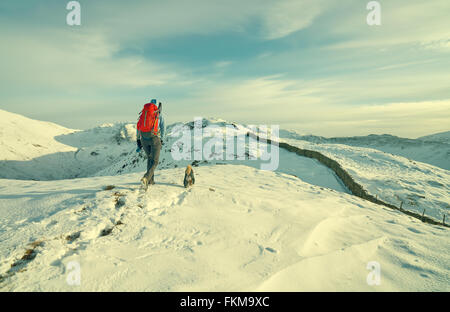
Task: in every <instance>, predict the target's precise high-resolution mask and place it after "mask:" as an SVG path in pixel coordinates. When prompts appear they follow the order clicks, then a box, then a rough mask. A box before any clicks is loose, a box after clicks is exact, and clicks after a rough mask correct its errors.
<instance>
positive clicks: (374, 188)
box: [284, 139, 450, 220]
mask: <svg viewBox="0 0 450 312" xmlns="http://www.w3.org/2000/svg"><path fill="white" fill-rule="evenodd" d="M284 141H285V142H287V143H290V144H292V145H294V146H297V147H300V148H304V149H310V150H316V151H319V152H321V153H323V154H325V155H326V156H329V157H331V158H332V159H334V160H336V161H337V162H338V163H339V164H340V165H341V166H342V167H343V168H344V169H345V170H347V172H348V173H350V175H351V176H352V177H353V178H354V179H355V181H356V182H357V183H359V184H361V185H362V186H363V187H364V188H365V189H366V190H367V191H368V192H369V194H371V195H373V196H378V198H379V199H381V200H383V201H385V202H387V203H390V204H393V205H396V206H397V207H399V206H400V205H401V202H403V204H402V205H403V206H402V207H403V208H404V209H406V210H411V211H415V212H417V213H420V214H422V213H423V210H424V209H425V210H426V211H425V215H427V216H430V217H432V218H434V219H436V220H442V219H443V216H444V215H448V214H449V212H450V192H449V190H450V172H449V171H448V170H444V169H441V168H438V167H434V166H431V165H428V164H425V163H420V162H416V161H412V160H409V159H407V158H404V157H401V156H396V155H392V154H387V153H383V152H380V151H378V150H375V149H370V148H363V147H353V146H348V145H342V144H315V143H310V142H307V141H301V140H295V139H286V140H284Z"/></svg>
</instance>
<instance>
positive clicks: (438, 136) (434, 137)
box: [418, 131, 450, 144]
mask: <svg viewBox="0 0 450 312" xmlns="http://www.w3.org/2000/svg"><path fill="white" fill-rule="evenodd" d="M418 140H422V141H427V142H441V143H447V144H450V131H445V132H440V133H435V134H431V135H426V136H423V137H420V138H418Z"/></svg>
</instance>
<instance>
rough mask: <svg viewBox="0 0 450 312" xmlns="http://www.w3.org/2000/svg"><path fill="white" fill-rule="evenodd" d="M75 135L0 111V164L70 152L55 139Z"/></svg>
mask: <svg viewBox="0 0 450 312" xmlns="http://www.w3.org/2000/svg"><path fill="white" fill-rule="evenodd" d="M74 131H76V130H71V129H67V128H64V127H62V126H59V125H56V124H54V123H51V122H44V121H37V120H33V119H30V118H27V117H24V116H22V115H18V114H14V113H10V112H7V111H4V110H2V109H0V151H1V153H0V161H5V160H9V161H22V160H31V159H33V158H36V157H40V156H44V155H49V154H53V153H58V152H60V153H64V152H70V151H73V148H72V147H70V146H66V145H64V144H61V143H60V142H58V141H57V140H55V137H56V136H59V135H65V134H69V133H73V132H74Z"/></svg>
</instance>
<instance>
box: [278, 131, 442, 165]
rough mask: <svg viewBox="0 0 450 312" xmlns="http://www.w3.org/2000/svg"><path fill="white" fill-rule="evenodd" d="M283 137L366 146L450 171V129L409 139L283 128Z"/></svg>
mask: <svg viewBox="0 0 450 312" xmlns="http://www.w3.org/2000/svg"><path fill="white" fill-rule="evenodd" d="M280 137H282V138H285V139H296V140H301V141H308V142H311V143H316V144H341V145H348V146H355V147H367V148H371V149H376V150H379V151H382V152H385V153H388V154H393V155H398V156H403V157H405V158H408V159H411V160H415V161H420V162H424V163H427V164H430V165H433V166H437V167H440V168H443V169H446V170H450V131H449V132H443V133H438V134H434V135H430V136H426V137H421V138H418V139H406V138H400V137H397V136H393V135H389V134H384V135H375V134H371V135H368V136H356V137H346V138H324V137H320V136H314V135H304V134H301V133H298V132H296V131H286V130H283V131H281V132H280Z"/></svg>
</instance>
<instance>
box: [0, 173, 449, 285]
mask: <svg viewBox="0 0 450 312" xmlns="http://www.w3.org/2000/svg"><path fill="white" fill-rule="evenodd" d="M196 174H197V177H198V178H197V184H196V185H195V187H193V188H192V189H188V190H186V189H184V188H182V187H181V183H180V180H181V179H182V176H183V169H182V168H177V169H168V170H161V171H158V174H157V176H156V181H157V184H156V185H154V186H152V187H151V189H150V190H149V191H148V192H147V193H140V191H139V189H138V187H139V186H138V183H137V182H136V181H137V180H138V179H139V177H140V175H139V174H125V175H122V176H114V177H96V178H86V179H75V180H64V181H52V182H50V181H47V182H34V181H17V180H16V181H12V180H0V194H1V195H0V196H1V197H0V198H1V199H0V214H1V215H0V220H1V224H0V241H1V242H2V243H1V245H0V246H1V247H0V255H1V263H0V272H2V274H3V275H7V277H6V278H5V279H4V281H3V282H2V283H0V289H1V290H3V291H10V290H14V291H32V290H34V291H36V290H37V291H40V290H48V291H111V290H112V291H117V290H125V291H132V290H136V291H231V290H235V291H247V290H257V291H260V290H265V291H281V290H287V291H293V290H294V291H302V290H324V291H336V290H343V291H345V290H355V291H356V290H358V291H359V290H360V291H388V290H393V291H396V290H406V291H419V290H424V291H445V290H446V291H448V290H450V289H449V285H450V284H449V281H450V276H449V274H450V272H449V267H448V263H449V262H448V261H449V258H448V254H449V246H450V236H449V235H448V230H447V229H445V228H442V227H438V226H431V225H429V224H425V223H422V222H420V221H419V220H416V219H413V218H410V217H408V216H405V215H403V214H401V213H399V212H396V211H392V210H390V209H388V208H383V207H381V206H378V205H375V204H372V203H369V202H367V201H364V200H362V199H359V198H356V197H354V196H352V195H349V194H346V193H341V192H337V191H334V190H330V189H325V188H321V187H317V186H313V185H311V184H308V183H305V182H303V181H301V180H300V179H299V178H296V177H293V176H291V175H286V174H281V173H274V172H268V171H261V170H258V169H255V168H250V167H248V166H232V165H224V166H203V167H198V168H196ZM108 184H114V185H116V186H117V187H116V188H115V189H112V190H103V187H105V186H106V185H108ZM36 241H39V242H42V243H40V244H37V243H35V244H34V246H36V245H39V246H38V247H36V248H35V249H34V253H35V258H34V259H31V260H29V261H23V262H17V260H18V259H20V258H21V257H22V256H23V255H24V253H25V252H26V249H27V248H31V247H30V245H28V244H31V243H33V242H36ZM73 261H75V262H76V263H79V264H80V272H81V284H80V286H70V285H68V284H67V282H66V280H67V277H68V276H69V275H70V274H71V273H72V269H71V268H70V267H69V268H68V267H66V265H67V264H69V263H71V262H73ZM371 261H376V262H378V263H379V264H380V266H381V285H379V286H369V285H368V284H367V281H366V279H367V276H368V274H369V273H370V271H369V270H367V264H368V263H369V262H371ZM13 263H16V265H15V266H14V267H12V268H11V264H13ZM6 272H9V273H8V274H6Z"/></svg>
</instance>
